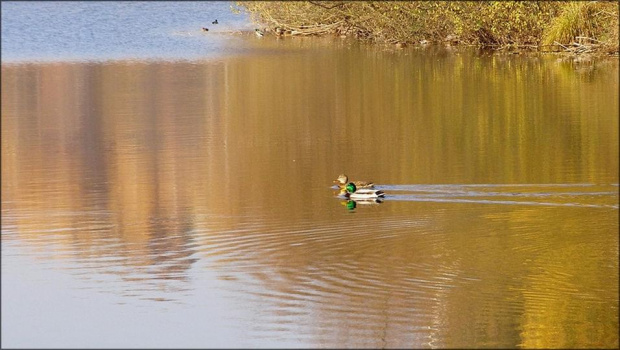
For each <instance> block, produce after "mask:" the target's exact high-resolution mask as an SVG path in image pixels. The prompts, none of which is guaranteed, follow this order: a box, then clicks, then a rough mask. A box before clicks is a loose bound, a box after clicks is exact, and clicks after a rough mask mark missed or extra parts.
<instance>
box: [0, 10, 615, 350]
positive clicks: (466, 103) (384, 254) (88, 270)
mask: <svg viewBox="0 0 620 350" xmlns="http://www.w3.org/2000/svg"><path fill="white" fill-rule="evenodd" d="M229 6H230V4H229V3H198V2H187V3H174V2H164V3H154V2H150V3H133V2H127V3H105V4H104V3H73V2H63V3H38V4H37V3H35V4H30V3H26V2H23V3H6V2H3V3H2V44H3V45H2V60H3V61H2V86H1V88H2V90H1V93H2V109H1V111H2V120H1V121H2V135H1V142H2V157H1V161H2V346H3V347H203V348H204V347H253V348H265V347H313V348H314V347H316V348H319V347H340V348H343V347H355V348H360V347H372V348H395V347H397V348H446V347H470V348H471V347H475V348H484V347H493V348H498V347H526V348H557V347H562V348H571V347H581V348H583V347H597V348H614V347H615V348H617V347H618V282H619V281H618V227H619V222H618V202H619V198H618V181H619V180H618V177H619V175H618V166H619V137H618V127H619V125H618V120H619V106H618V89H619V78H618V73H619V70H618V60H617V59H615V60H611V61H609V60H606V61H595V62H594V63H588V64H583V63H573V62H572V61H566V60H559V59H558V58H557V57H554V56H505V55H491V54H488V53H483V52H475V51H471V50H455V49H452V50H447V49H439V48H437V49H430V50H421V49H415V48H410V49H406V50H400V51H392V50H386V49H383V48H378V47H367V46H364V45H361V46H360V45H357V44H355V43H354V42H349V41H347V40H341V39H332V38H324V39H313V38H286V39H284V40H276V39H274V38H270V37H264V38H262V39H259V38H256V37H255V36H253V35H252V34H251V33H249V32H246V31H244V32H242V33H241V34H239V33H217V34H214V35H204V34H202V33H201V32H200V31H199V28H200V27H201V26H205V25H208V26H209V27H212V26H211V25H210V23H211V21H212V20H213V19H215V18H218V20H219V22H220V25H228V26H229V27H227V28H229V29H230V30H231V31H236V30H238V29H242V30H245V29H247V28H252V24H251V23H249V20H248V19H247V16H246V15H233V14H231V13H230V10H229ZM68 8H71V10H67V11H65V9H68ZM43 10H44V11H47V12H52V13H56V14H58V16H63V17H62V18H59V19H52V21H51V23H49V24H48V26H49V28H41V27H40V26H41V25H40V24H36V23H39V20H36V19H37V18H41V17H42V16H43V15H42V14H41V11H43ZM54 11H56V12H54ZM85 13H89V14H91V15H85ZM121 15H122V16H121ZM93 16H94V17H93ZM235 21H236V22H235ZM148 22H150V23H151V24H150V25H148V24H147V23H148ZM33 23H35V24H34V26H35V27H34V28H32V26H33ZM121 23H122V25H121ZM230 23H232V24H230ZM143 25H146V26H147V27H148V28H149V30H148V31H147V32H140V30H139V28H141V27H142V26H143ZM37 26H38V27H37ZM98 26H101V30H93V33H95V34H93V35H95V36H94V39H93V42H90V43H87V41H88V40H86V41H81V40H83V39H82V38H81V37H80V35H85V34H84V33H80V31H78V32H77V33H76V32H75V31H73V32H72V31H71V30H72V29H75V28H93V29H95V28H99V27H98ZM229 29H226V30H229ZM39 30H40V31H41V32H42V33H43V34H42V35H43V37H44V38H45V40H44V38H40V40H41V41H40V43H41V47H40V51H39V49H37V46H36V45H35V43H33V42H28V40H25V39H28V38H32V37H33V36H34V33H36V32H38V31H39ZM70 32H72V33H70ZM210 32H211V31H210ZM53 33H65V34H63V35H60V36H58V37H57V36H54V35H52V34H53ZM96 33H99V34H100V35H101V36H100V37H99V36H97V35H99V34H96ZM115 33H118V35H116V34H115ZM178 33H186V34H182V35H181V34H178ZM188 33H189V34H188ZM190 34H191V35H190ZM209 34H211V33H209ZM76 35H77V37H76ZM48 39H49V40H48ZM34 40H39V39H34ZM50 40H51V41H50ZM82 42H83V43H85V44H84V45H79V44H80V43H82ZM20 43H21V44H20ZM343 172H344V173H347V174H348V175H349V176H350V177H352V178H355V179H365V180H373V181H374V182H375V183H377V185H378V188H380V189H382V190H384V191H385V192H386V194H387V196H386V199H385V200H384V201H383V202H382V203H370V204H369V203H354V202H351V203H347V202H345V201H343V200H341V199H338V198H335V197H334V189H333V188H331V185H332V180H333V179H335V178H336V177H337V176H338V175H339V174H340V173H343Z"/></svg>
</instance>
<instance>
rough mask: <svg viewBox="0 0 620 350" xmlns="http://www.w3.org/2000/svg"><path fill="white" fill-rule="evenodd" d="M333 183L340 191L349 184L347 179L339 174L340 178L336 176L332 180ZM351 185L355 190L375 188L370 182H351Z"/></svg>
mask: <svg viewBox="0 0 620 350" xmlns="http://www.w3.org/2000/svg"><path fill="white" fill-rule="evenodd" d="M334 183H336V184H338V187H340V189H345V187H346V186H347V184H348V183H349V177H348V176H346V175H345V174H340V176H338V178H337V179H336V180H334ZM352 183H353V184H354V185H355V187H357V188H375V184H374V183H372V182H366V181H352Z"/></svg>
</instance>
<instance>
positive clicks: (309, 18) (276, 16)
mask: <svg viewBox="0 0 620 350" xmlns="http://www.w3.org/2000/svg"><path fill="white" fill-rule="evenodd" d="M237 4H238V6H240V7H242V8H245V9H246V10H247V11H248V12H249V13H250V14H251V16H252V18H253V20H254V21H255V22H257V23H259V24H260V25H261V26H262V27H264V28H265V30H266V32H267V33H269V32H271V33H273V34H274V35H278V36H286V35H292V36H295V35H338V36H343V37H344V36H347V37H349V36H353V37H356V38H359V39H362V40H369V41H374V42H382V43H388V44H397V45H408V44H409V45H416V44H425V43H446V42H449V43H450V44H465V45H478V46H484V47H493V48H497V49H531V50H539V51H570V52H573V53H585V52H598V53H606V54H615V55H617V54H618V7H619V5H618V2H615V1H613V2H608V1H588V2H584V1H569V2H559V1H520V2H516V1H407V2H392V1H377V2H374V1H294V2H289V1H257V2H255V1H240V2H237Z"/></svg>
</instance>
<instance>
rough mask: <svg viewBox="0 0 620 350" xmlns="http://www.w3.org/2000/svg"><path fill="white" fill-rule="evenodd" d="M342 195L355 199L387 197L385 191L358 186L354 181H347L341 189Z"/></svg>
mask: <svg viewBox="0 0 620 350" xmlns="http://www.w3.org/2000/svg"><path fill="white" fill-rule="evenodd" d="M340 195H342V196H343V197H345V198H349V199H353V200H356V199H357V200H367V199H377V198H384V197H385V193H383V191H380V190H373V189H370V188H357V186H355V184H354V183H353V182H349V183H347V184H346V185H345V186H344V189H343V190H341V192H340Z"/></svg>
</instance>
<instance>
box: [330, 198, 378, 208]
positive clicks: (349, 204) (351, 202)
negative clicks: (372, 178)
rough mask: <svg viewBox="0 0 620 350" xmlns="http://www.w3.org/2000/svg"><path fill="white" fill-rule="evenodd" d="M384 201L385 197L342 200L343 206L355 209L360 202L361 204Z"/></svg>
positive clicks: (373, 203)
mask: <svg viewBox="0 0 620 350" xmlns="http://www.w3.org/2000/svg"><path fill="white" fill-rule="evenodd" d="M381 203H383V198H375V199H366V200H359V199H358V200H352V199H348V200H346V201H342V202H340V204H342V205H343V206H345V207H346V208H347V209H348V210H353V209H355V208H357V205H358V204H361V205H379V204H381Z"/></svg>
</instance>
